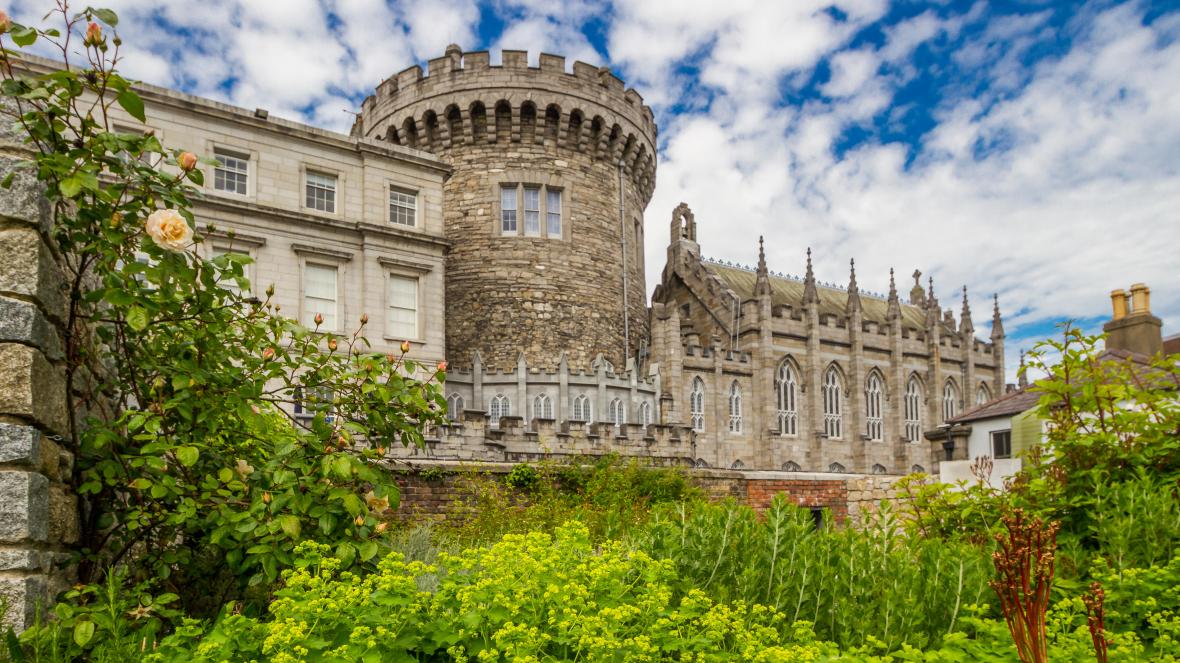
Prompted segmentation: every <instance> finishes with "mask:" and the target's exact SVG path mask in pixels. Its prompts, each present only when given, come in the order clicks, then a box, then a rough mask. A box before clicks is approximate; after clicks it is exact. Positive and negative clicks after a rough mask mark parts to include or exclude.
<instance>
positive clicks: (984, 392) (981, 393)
mask: <svg viewBox="0 0 1180 663" xmlns="http://www.w3.org/2000/svg"><path fill="white" fill-rule="evenodd" d="M991 399H992V392H991V391H990V390H988V388H987V385H986V384H981V385H979V389H976V390H975V404H976V405H983V404H984V403H986V402H988V401H990V400H991Z"/></svg>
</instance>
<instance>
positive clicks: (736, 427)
mask: <svg viewBox="0 0 1180 663" xmlns="http://www.w3.org/2000/svg"><path fill="white" fill-rule="evenodd" d="M729 432H731V433H740V432H742V386H741V385H740V384H738V382H737V380H734V381H733V384H731V385H729Z"/></svg>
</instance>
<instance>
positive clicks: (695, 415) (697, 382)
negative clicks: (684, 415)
mask: <svg viewBox="0 0 1180 663" xmlns="http://www.w3.org/2000/svg"><path fill="white" fill-rule="evenodd" d="M688 410H689V413H690V415H691V418H692V429H693V430H695V431H703V430H705V381H704V380H702V379H700V378H693V381H692V393H691V394H689V396H688Z"/></svg>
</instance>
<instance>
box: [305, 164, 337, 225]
mask: <svg viewBox="0 0 1180 663" xmlns="http://www.w3.org/2000/svg"><path fill="white" fill-rule="evenodd" d="M306 180H307V181H306V182H305V184H304V187H305V189H306V191H305V193H306V204H307V206H308V207H309V208H311V209H314V210H319V211H321V212H331V213H333V214H334V213H335V212H336V176H335V175H328V174H327V173H317V172H314V171H311V170H309V171H307V176H306Z"/></svg>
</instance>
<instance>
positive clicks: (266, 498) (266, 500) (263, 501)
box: [262, 490, 270, 504]
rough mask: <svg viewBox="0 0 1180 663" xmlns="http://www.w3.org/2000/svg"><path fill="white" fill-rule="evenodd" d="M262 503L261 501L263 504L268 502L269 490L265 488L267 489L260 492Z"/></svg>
mask: <svg viewBox="0 0 1180 663" xmlns="http://www.w3.org/2000/svg"><path fill="white" fill-rule="evenodd" d="M262 503H263V504H270V491H269V490H267V491H263V493H262Z"/></svg>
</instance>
